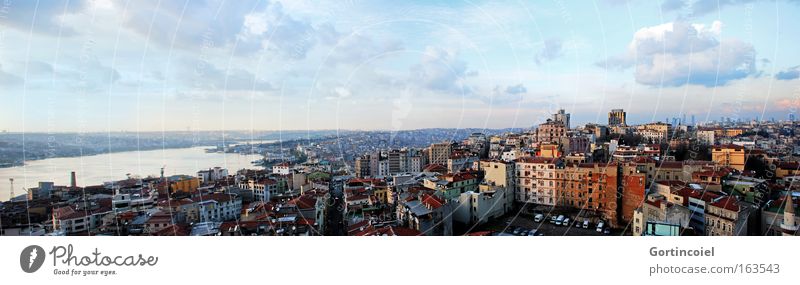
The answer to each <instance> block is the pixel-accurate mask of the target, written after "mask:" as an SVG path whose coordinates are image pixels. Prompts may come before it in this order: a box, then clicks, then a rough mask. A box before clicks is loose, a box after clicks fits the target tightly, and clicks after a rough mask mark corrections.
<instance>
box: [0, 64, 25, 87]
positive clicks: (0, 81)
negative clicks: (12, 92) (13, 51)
mask: <svg viewBox="0 0 800 285" xmlns="http://www.w3.org/2000/svg"><path fill="white" fill-rule="evenodd" d="M22 82H23V81H22V78H20V77H19V76H16V75H13V74H11V73H8V72H5V71H3V66H2V65H0V86H3V87H10V86H16V85H19V84H21V83H22Z"/></svg>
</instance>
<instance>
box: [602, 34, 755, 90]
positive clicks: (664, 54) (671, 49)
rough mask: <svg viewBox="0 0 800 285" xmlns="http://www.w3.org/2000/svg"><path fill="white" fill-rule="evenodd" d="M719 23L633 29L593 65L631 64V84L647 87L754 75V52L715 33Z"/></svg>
mask: <svg viewBox="0 0 800 285" xmlns="http://www.w3.org/2000/svg"><path fill="white" fill-rule="evenodd" d="M722 28H723V24H722V22H719V21H715V22H714V23H712V24H711V25H710V26H706V25H703V24H688V23H685V22H672V23H666V24H661V25H658V26H653V27H645V28H642V29H639V30H638V31H637V32H636V33H635V34H634V35H633V40H632V41H631V42H630V44H629V45H628V49H627V51H626V52H625V53H624V54H622V55H619V56H615V57H611V58H609V59H607V60H606V61H604V62H600V63H598V65H599V66H601V67H609V68H619V69H623V70H624V69H628V68H630V67H635V78H636V82H638V83H641V84H644V85H650V86H682V85H685V84H696V85H704V86H707V87H711V86H718V85H725V84H727V83H728V82H730V81H732V80H737V79H742V78H745V77H748V76H751V75H755V74H757V70H756V56H755V55H756V53H755V49H754V48H753V46H752V45H751V44H749V43H745V42H742V41H740V40H737V39H724V38H721V37H720V33H721V31H722Z"/></svg>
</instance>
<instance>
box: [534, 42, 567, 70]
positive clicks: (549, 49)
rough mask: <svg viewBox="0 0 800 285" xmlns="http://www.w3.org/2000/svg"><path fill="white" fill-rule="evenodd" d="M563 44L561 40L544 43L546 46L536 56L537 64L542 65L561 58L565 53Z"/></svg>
mask: <svg viewBox="0 0 800 285" xmlns="http://www.w3.org/2000/svg"><path fill="white" fill-rule="evenodd" d="M562 50H563V42H562V41H561V40H560V39H548V40H546V41H544V46H543V47H542V49H541V50H540V51H539V53H538V54H536V64H542V63H543V62H545V61H550V60H553V59H556V58H558V57H560V56H561V55H562V54H563V52H562Z"/></svg>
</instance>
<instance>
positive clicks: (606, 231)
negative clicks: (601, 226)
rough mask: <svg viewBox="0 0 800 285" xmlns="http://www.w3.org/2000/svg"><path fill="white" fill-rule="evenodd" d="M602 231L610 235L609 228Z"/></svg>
mask: <svg viewBox="0 0 800 285" xmlns="http://www.w3.org/2000/svg"><path fill="white" fill-rule="evenodd" d="M603 233H604V234H607V235H610V234H611V229H605V230H603Z"/></svg>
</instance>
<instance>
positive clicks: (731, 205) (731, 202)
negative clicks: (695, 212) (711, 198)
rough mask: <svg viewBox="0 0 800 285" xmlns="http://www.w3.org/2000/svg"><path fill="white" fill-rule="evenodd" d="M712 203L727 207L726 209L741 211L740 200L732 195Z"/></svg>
mask: <svg viewBox="0 0 800 285" xmlns="http://www.w3.org/2000/svg"><path fill="white" fill-rule="evenodd" d="M711 205H713V206H715V207H719V208H723V209H726V210H730V211H734V212H739V202H738V201H737V200H736V198H734V197H731V196H727V197H723V198H720V199H719V200H717V201H716V202H714V203H711Z"/></svg>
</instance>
